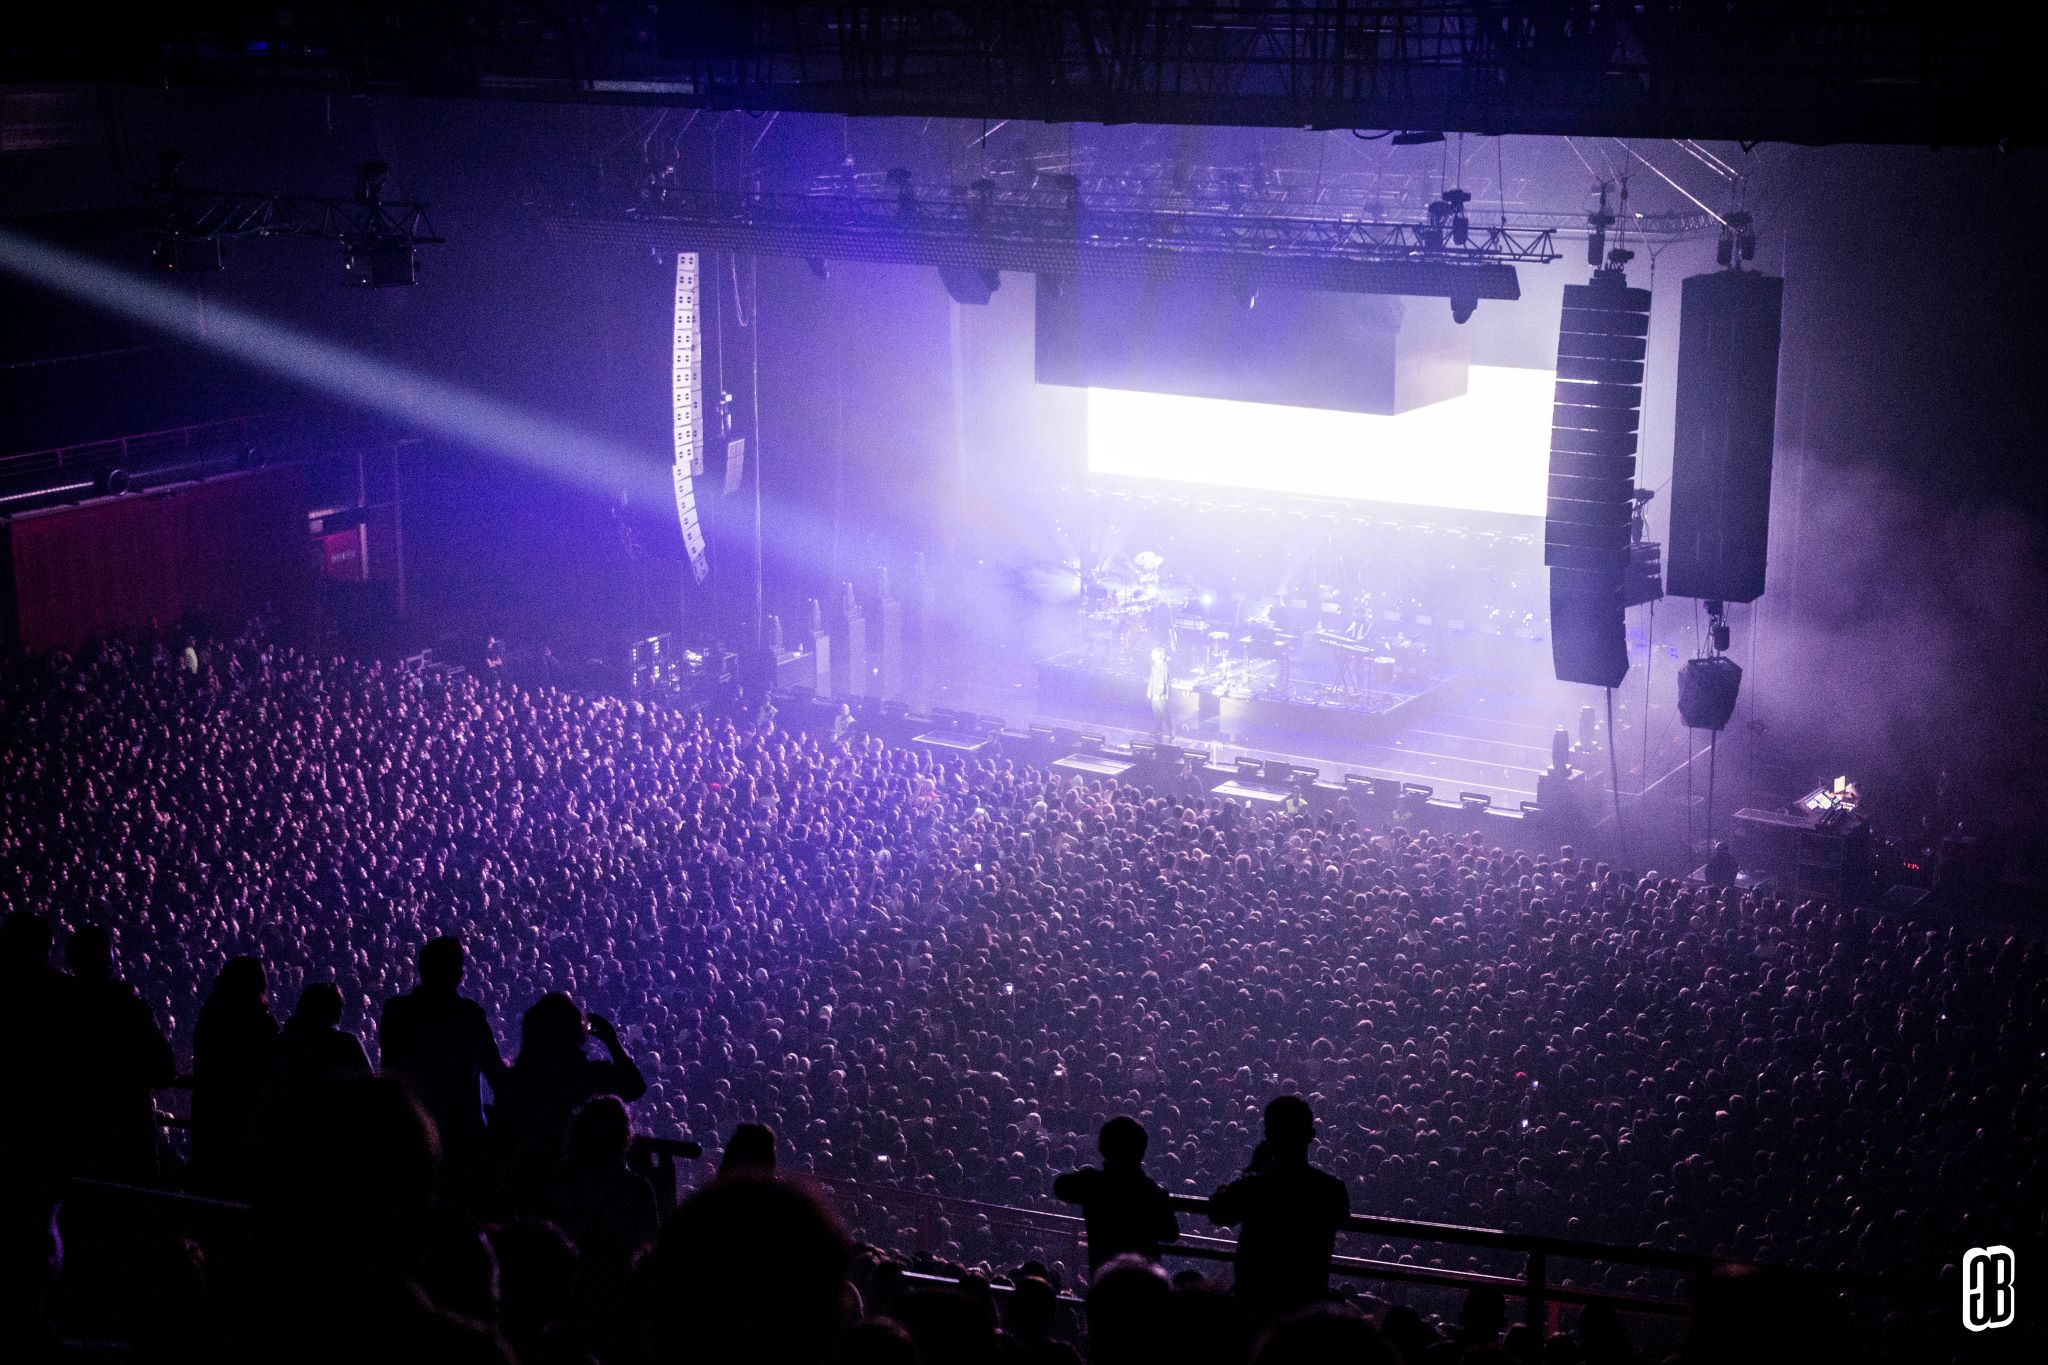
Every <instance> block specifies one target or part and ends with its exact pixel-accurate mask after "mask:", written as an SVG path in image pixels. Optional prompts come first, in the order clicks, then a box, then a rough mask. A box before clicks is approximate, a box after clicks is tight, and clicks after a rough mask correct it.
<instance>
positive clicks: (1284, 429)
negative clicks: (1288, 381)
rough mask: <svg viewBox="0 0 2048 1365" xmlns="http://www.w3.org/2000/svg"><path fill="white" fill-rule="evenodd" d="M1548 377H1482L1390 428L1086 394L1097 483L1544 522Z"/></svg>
mask: <svg viewBox="0 0 2048 1365" xmlns="http://www.w3.org/2000/svg"><path fill="white" fill-rule="evenodd" d="M1556 381H1557V376H1556V375H1555V374H1553V373H1552V372H1551V371H1549V370H1518V369H1505V368H1501V367H1498V366H1485V365H1474V366H1472V368H1471V374H1470V379H1469V380H1468V382H1467V387H1466V392H1465V394H1464V395H1463V396H1462V397H1458V398H1450V399H1446V400H1445V401H1443V402H1441V403H1432V404H1430V405H1429V406H1427V407H1421V408H1413V409H1410V410H1409V411H1407V412H1403V413H1399V414H1396V415H1395V416H1392V417H1382V416H1379V415H1376V414H1373V413H1359V412H1332V411H1329V410H1327V409H1324V408H1294V407H1280V406H1277V405H1274V404H1271V403H1242V402H1237V401H1234V400H1231V399H1223V398H1185V397H1181V396H1179V395H1176V394H1166V393H1139V392H1136V391H1135V390H1130V389H1090V390H1088V469H1089V472H1091V473H1094V474H1111V475H1122V476H1126V477H1131V478H1142V479H1171V480H1174V481H1176V482H1180V483H1207V484H1221V485H1224V486H1226V487H1231V488H1252V489H1260V490H1263V491H1266V492H1272V493H1288V494H1300V495H1305V496H1310V497H1320V498H1344V499H1353V500H1358V501H1363V502H1399V503H1411V504H1414V505H1416V506H1419V507H1442V508H1452V509H1457V510H1460V511H1468V512H1504V513H1509V514H1513V515H1519V516H1531V517H1540V516H1542V515H1543V513H1544V501H1545V496H1546V492H1547V489H1548V472H1549V471H1548V466H1549V461H1550V454H1549V452H1550V418H1551V399H1552V393H1553V390H1554V389H1555V387H1556Z"/></svg>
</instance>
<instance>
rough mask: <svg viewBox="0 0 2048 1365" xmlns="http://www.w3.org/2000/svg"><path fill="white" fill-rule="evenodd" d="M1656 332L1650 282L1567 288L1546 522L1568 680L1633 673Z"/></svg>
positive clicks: (1555, 623) (1556, 627) (1605, 274)
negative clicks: (1643, 457)
mask: <svg viewBox="0 0 2048 1365" xmlns="http://www.w3.org/2000/svg"><path fill="white" fill-rule="evenodd" d="M1649 334H1650V291H1649V290H1647V289H1631V288H1629V286H1628V282H1627V281H1626V280H1625V279H1623V278H1622V276H1621V273H1620V272H1619V271H1618V270H1602V271H1600V272H1599V273H1597V274H1596V275H1594V277H1593V281H1592V283H1590V284H1581V285H1567V286H1566V287H1565V291H1564V315H1563V318H1562V320H1561V323H1560V325H1559V328H1558V337H1557V389H1556V393H1555V400H1556V401H1555V406H1554V408H1553V416H1552V420H1551V432H1550V487H1549V501H1548V504H1547V505H1546V507H1545V516H1544V523H1543V562H1544V563H1545V564H1546V565H1548V566H1549V568H1550V642H1551V658H1552V662H1553V663H1554V664H1555V666H1556V672H1557V676H1558V677H1559V678H1560V679H1562V680H1563V681H1565V682H1581V683H1590V684H1592V685H1593V686H1595V687H1614V686H1616V685H1618V684H1619V683H1620V682H1621V680H1622V679H1623V678H1624V677H1626V676H1627V675H1628V648H1627V643H1626V640H1625V638H1624V633H1623V612H1624V610H1625V600H1626V597H1627V596H1628V593H1627V587H1628V584H1629V580H1630V574H1629V565H1630V558H1631V555H1630V525H1631V521H1632V519H1633V514H1634V512H1635V486H1636V434H1637V430H1638V428H1639V427H1640V426H1641V424H1642V404H1643V357H1644V353H1645V351H1646V349H1647V345H1648V337H1649Z"/></svg>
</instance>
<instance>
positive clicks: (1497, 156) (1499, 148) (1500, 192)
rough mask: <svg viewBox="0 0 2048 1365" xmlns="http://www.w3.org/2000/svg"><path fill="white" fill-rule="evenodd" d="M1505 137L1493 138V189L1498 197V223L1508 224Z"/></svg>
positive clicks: (1504, 225) (1503, 225)
mask: <svg viewBox="0 0 2048 1365" xmlns="http://www.w3.org/2000/svg"><path fill="white" fill-rule="evenodd" d="M1506 146H1507V138H1506V137H1497V138H1495V139H1494V140H1493V189H1494V193H1495V195H1496V196H1498V198H1499V199H1500V225H1501V226H1502V227H1506V226H1507V225H1508V155H1507V152H1506V151H1505V150H1504V149H1505V147H1506Z"/></svg>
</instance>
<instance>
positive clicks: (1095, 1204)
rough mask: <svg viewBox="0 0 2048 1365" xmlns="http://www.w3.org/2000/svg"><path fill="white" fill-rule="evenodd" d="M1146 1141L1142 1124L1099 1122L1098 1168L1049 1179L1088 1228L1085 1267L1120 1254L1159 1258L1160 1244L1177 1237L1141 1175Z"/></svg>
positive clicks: (1162, 1203) (1154, 1189)
mask: <svg viewBox="0 0 2048 1365" xmlns="http://www.w3.org/2000/svg"><path fill="white" fill-rule="evenodd" d="M1150 1141H1151V1138H1150V1135H1149V1134H1147V1133H1146V1132H1145V1126H1144V1125H1143V1124H1141V1123H1139V1122H1138V1121H1137V1120H1136V1119H1134V1118H1129V1117H1125V1116H1118V1117H1117V1118H1113V1119H1111V1120H1110V1121H1109V1122H1107V1123H1105V1124H1103V1125H1102V1131H1101V1133H1100V1134H1098V1135H1097V1137H1096V1140H1095V1150H1096V1151H1098V1152H1100V1153H1102V1169H1101V1170H1097V1169H1096V1168H1095V1167H1093V1166H1083V1167H1082V1168H1081V1169H1080V1170H1078V1171H1068V1172H1067V1173H1066V1174H1065V1175H1062V1176H1061V1177H1059V1178H1058V1179H1057V1180H1055V1181H1053V1182H1052V1193H1053V1197H1054V1198H1055V1199H1060V1200H1064V1201H1065V1202H1067V1203H1069V1204H1078V1205H1080V1206H1081V1216H1082V1218H1083V1219H1085V1220H1086V1223H1087V1228H1088V1269H1089V1270H1090V1271H1091V1272H1092V1271H1094V1270H1097V1269H1099V1268H1101V1266H1102V1265H1103V1264H1104V1263H1105V1262H1107V1261H1108V1260H1110V1259H1111V1258H1112V1257H1115V1256H1121V1255H1125V1254H1127V1253H1128V1254H1134V1255H1138V1256H1143V1257H1144V1258H1145V1259H1146V1260H1148V1261H1156V1260H1158V1259H1159V1248H1160V1245H1161V1244H1162V1243H1165V1242H1171V1241H1174V1240H1176V1239H1178V1238H1179V1236H1180V1223H1179V1221H1178V1220H1177V1219H1175V1218H1174V1216H1173V1206H1172V1205H1171V1204H1169V1203H1167V1200H1166V1191H1164V1190H1162V1189H1160V1188H1159V1185H1158V1183H1157V1182H1156V1181H1154V1180H1153V1179H1152V1177H1151V1176H1149V1175H1146V1174H1145V1168H1144V1161H1145V1148H1146V1146H1147V1144H1148V1143H1149V1142H1150Z"/></svg>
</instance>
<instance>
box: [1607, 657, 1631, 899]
mask: <svg viewBox="0 0 2048 1365" xmlns="http://www.w3.org/2000/svg"><path fill="white" fill-rule="evenodd" d="M1620 748H1621V745H1620V744H1619V742H1618V741H1617V740H1616V738H1615V734H1614V689H1613V688H1611V687H1610V688H1608V689H1607V785H1608V786H1609V788H1610V789H1612V791H1613V793H1614V844H1615V848H1616V849H1617V850H1618V851H1619V853H1620V857H1619V858H1617V859H1616V861H1617V862H1619V863H1620V864H1621V865H1622V866H1623V867H1627V866H1628V834H1627V832H1626V831H1624V830H1623V829H1622V827H1621V755H1620V753H1619V750H1620Z"/></svg>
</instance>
